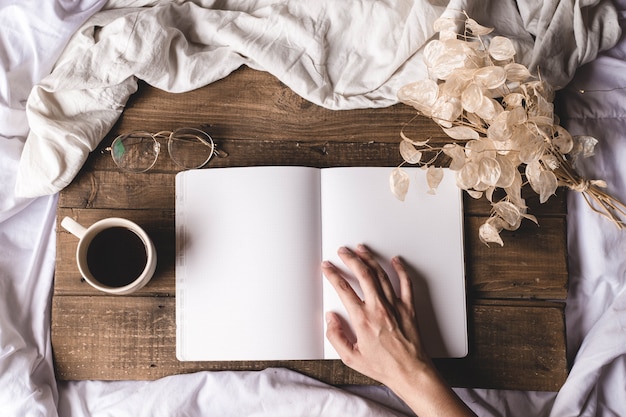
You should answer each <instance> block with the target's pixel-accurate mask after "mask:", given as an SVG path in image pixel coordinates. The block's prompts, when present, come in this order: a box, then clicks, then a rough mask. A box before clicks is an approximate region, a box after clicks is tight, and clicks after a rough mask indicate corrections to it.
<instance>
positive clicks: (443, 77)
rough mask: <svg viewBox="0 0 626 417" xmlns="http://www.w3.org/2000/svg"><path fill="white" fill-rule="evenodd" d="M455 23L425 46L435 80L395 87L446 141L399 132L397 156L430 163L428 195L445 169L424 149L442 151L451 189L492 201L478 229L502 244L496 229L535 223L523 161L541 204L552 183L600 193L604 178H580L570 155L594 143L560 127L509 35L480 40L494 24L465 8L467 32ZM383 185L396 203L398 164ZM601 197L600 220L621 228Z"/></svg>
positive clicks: (550, 95) (546, 88) (400, 192)
mask: <svg viewBox="0 0 626 417" xmlns="http://www.w3.org/2000/svg"><path fill="white" fill-rule="evenodd" d="M459 22H460V21H459V20H455V19H450V18H440V19H437V20H436V21H435V24H434V29H435V31H436V32H438V33H439V39H438V40H433V41H431V42H429V43H428V44H427V45H426V47H425V48H424V62H425V64H426V66H427V67H428V71H429V74H430V76H431V77H432V79H427V80H420V81H417V82H415V83H411V84H408V85H406V86H404V87H402V88H401V89H400V90H399V92H398V98H399V100H400V101H401V102H403V103H405V104H408V105H410V106H413V107H414V108H415V109H416V110H417V111H418V112H419V113H420V114H422V115H425V116H427V117H430V118H432V119H433V120H434V121H435V122H437V123H438V124H439V125H440V126H441V127H442V129H443V131H444V132H445V133H446V135H448V136H449V137H450V139H451V140H452V141H451V143H448V144H445V145H444V146H442V147H441V148H438V149H436V148H434V147H432V146H431V145H430V144H429V143H428V140H424V141H419V140H413V139H410V138H408V137H407V136H406V135H404V133H403V132H401V136H402V139H403V140H402V142H401V143H400V153H401V155H402V157H403V159H404V160H405V162H406V163H409V164H418V165H422V166H424V167H427V168H428V172H427V180H428V185H429V192H430V193H434V192H435V189H436V187H437V185H438V184H439V182H440V181H441V177H442V176H443V170H441V169H440V168H436V167H434V166H433V162H434V161H435V160H436V159H437V158H436V157H434V158H431V159H430V160H429V161H424V160H423V159H422V157H423V155H424V154H423V151H426V150H427V151H431V152H432V151H435V152H437V153H443V154H445V155H446V156H448V157H449V158H450V169H451V170H452V171H455V172H456V182H457V185H458V187H459V188H461V189H463V190H465V191H467V193H468V194H469V195H470V196H471V197H473V198H482V197H483V196H484V197H485V198H487V199H488V200H489V201H490V202H491V204H492V209H493V210H492V215H491V217H490V218H489V219H488V220H487V221H486V222H485V223H484V224H483V225H482V226H481V227H480V229H479V237H480V240H481V241H482V242H484V243H486V244H489V243H497V244H499V245H503V244H504V243H503V241H502V239H501V238H500V232H501V231H502V230H515V229H517V228H518V227H519V226H520V224H521V221H522V219H529V220H531V221H533V222H535V223H536V222H537V219H536V218H535V217H534V216H532V215H530V214H527V213H526V211H527V207H526V202H525V200H524V199H523V198H522V193H521V188H522V185H523V180H522V175H521V174H520V167H521V165H525V167H521V168H522V170H523V172H524V175H525V177H526V180H527V181H528V183H529V184H530V186H531V188H532V189H533V190H534V191H535V192H536V193H537V194H538V195H539V200H540V202H541V203H544V202H545V201H546V200H548V198H549V197H550V196H551V195H553V194H554V193H555V192H556V190H557V187H558V186H559V185H567V186H569V187H570V188H572V189H575V190H577V191H582V192H590V191H589V190H591V192H592V193H593V196H594V197H597V195H599V194H600V192H599V191H597V190H598V187H601V186H602V185H603V184H604V182H603V181H599V180H593V181H584V180H582V179H581V178H580V177H579V176H578V175H577V174H576V173H575V171H574V170H573V168H572V167H571V163H570V160H569V158H572V159H574V160H575V158H577V157H579V156H580V157H586V156H589V155H591V154H593V148H594V146H595V144H596V142H597V140H596V139H595V138H592V137H589V136H577V137H572V136H571V135H570V134H569V132H568V131H567V130H566V129H564V128H563V127H561V126H560V125H559V124H558V120H557V117H556V116H555V114H554V104H553V99H554V91H553V89H552V87H551V86H550V85H549V84H547V83H546V82H544V81H543V80H541V79H540V78H538V77H534V76H533V75H532V74H531V73H530V71H529V70H528V68H526V67H525V66H524V65H522V64H519V63H516V62H514V57H515V47H514V44H513V42H511V40H510V39H508V38H506V37H503V36H493V37H492V38H491V40H490V41H489V42H486V40H485V39H483V37H484V36H485V35H488V34H490V33H492V31H493V29H492V28H488V27H485V26H482V25H480V24H479V23H478V22H476V21H475V20H473V19H471V18H469V17H468V16H467V15H466V18H465V25H464V33H463V34H461V35H458V34H457V32H458V30H459V29H461V28H463V27H462V25H460V24H459ZM568 154H570V155H568ZM390 185H391V189H392V191H393V193H394V194H395V195H396V196H397V197H398V198H399V199H401V200H402V199H404V196H405V195H406V192H407V190H408V187H409V177H408V175H407V174H406V173H404V172H403V171H402V170H401V168H400V167H398V168H396V169H395V170H394V171H393V172H392V174H391V177H390ZM496 188H499V189H502V190H504V192H505V196H504V197H503V198H502V199H501V200H499V201H493V196H494V191H495V190H496ZM605 197H606V195H604V196H603V198H604V200H602V201H603V205H604V207H605V210H606V211H607V213H609V214H606V215H607V217H610V218H611V219H612V220H613V221H615V222H616V224H618V225H620V226H623V222H622V221H621V220H616V217H615V215H614V214H611V210H613V211H615V210H617V212H618V213H622V215H623V214H624V213H625V212H624V211H623V209H621V208H620V207H623V204H621V203H619V202H616V201H615V200H614V199H607V198H605ZM588 201H589V200H588ZM607 201H608V203H606V202H607ZM607 206H608V207H609V208H608V209H607ZM620 210H621V211H620Z"/></svg>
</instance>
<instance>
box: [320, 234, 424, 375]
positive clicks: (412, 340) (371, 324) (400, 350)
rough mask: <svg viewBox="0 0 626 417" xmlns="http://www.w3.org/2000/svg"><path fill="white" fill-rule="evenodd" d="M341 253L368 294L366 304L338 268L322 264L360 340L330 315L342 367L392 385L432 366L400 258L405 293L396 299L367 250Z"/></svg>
mask: <svg viewBox="0 0 626 417" xmlns="http://www.w3.org/2000/svg"><path fill="white" fill-rule="evenodd" d="M338 254H339V257H340V258H341V260H342V261H343V262H344V263H345V265H346V266H347V267H348V268H349V269H350V270H351V271H352V273H353V274H354V275H355V276H356V278H357V280H358V281H359V285H360V286H361V289H362V291H363V300H361V298H359V296H358V295H357V294H356V293H355V292H354V290H353V289H352V287H351V286H350V284H349V283H348V282H347V281H346V280H345V278H344V277H343V276H342V273H341V271H340V270H339V269H338V268H337V267H336V266H335V265H333V264H332V263H330V262H324V263H323V264H322V270H323V272H324V275H326V278H327V279H328V280H329V282H330V283H331V284H332V285H333V287H334V288H335V290H336V291H337V293H338V295H339V298H340V299H341V302H342V303H343V304H344V306H345V308H346V310H347V312H348V315H349V316H350V321H351V323H352V330H353V332H354V335H355V336H356V340H351V332H350V331H349V330H348V329H347V328H346V327H344V323H342V321H341V319H340V317H339V316H338V315H337V314H335V313H332V312H328V313H327V314H326V320H327V337H328V340H329V341H330V343H331V344H332V345H333V347H334V348H335V350H336V351H337V353H338V354H339V356H340V357H341V359H342V360H343V362H344V363H345V364H346V365H348V366H349V367H351V368H353V369H355V370H356V371H358V372H361V373H362V374H364V375H367V376H369V377H370V378H373V379H375V380H377V381H380V382H382V383H383V384H385V385H387V386H392V385H393V383H394V381H395V380H397V379H398V377H399V376H400V375H402V374H403V373H407V372H415V371H418V369H416V368H424V367H430V366H432V364H431V361H430V358H429V357H428V355H427V354H426V353H425V351H424V349H423V347H422V343H421V340H420V335H419V332H418V328H417V318H416V314H415V308H414V306H413V290H412V284H411V280H410V278H409V275H408V273H407V271H406V267H405V266H404V264H403V263H402V261H401V260H400V258H398V257H395V258H393V259H392V260H391V265H392V266H393V268H394V271H395V272H396V274H397V275H398V278H399V281H400V293H399V294H398V295H396V293H395V291H394V289H393V287H392V285H391V281H390V280H389V277H388V276H387V274H386V273H385V271H384V270H383V268H382V267H381V266H380V264H379V263H378V262H377V261H376V260H375V259H374V256H373V254H372V253H371V252H370V251H369V250H368V249H367V248H366V247H365V246H363V245H359V246H358V247H357V248H356V252H353V251H351V250H350V249H348V248H340V249H339V251H338Z"/></svg>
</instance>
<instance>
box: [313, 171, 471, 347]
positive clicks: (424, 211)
mask: <svg viewBox="0 0 626 417" xmlns="http://www.w3.org/2000/svg"><path fill="white" fill-rule="evenodd" d="M392 169H393V168H328V169H324V170H322V223H323V229H322V241H323V243H322V248H323V249H322V250H323V254H322V255H323V257H324V259H328V260H330V261H332V262H333V263H334V264H335V265H337V266H341V267H343V268H344V271H345V272H346V273H348V271H347V269H346V268H345V267H344V265H343V263H342V262H341V260H340V259H339V257H338V256H337V253H336V252H337V249H338V248H339V247H340V246H344V245H345V246H349V247H352V248H354V247H355V246H356V245H357V244H358V243H364V244H366V245H368V246H369V247H370V249H371V250H372V251H374V252H375V253H376V254H377V255H378V256H379V259H380V261H381V263H382V265H383V267H384V269H385V270H386V271H387V273H388V274H389V275H390V277H392V278H393V284H394V285H395V288H396V290H397V288H398V286H397V277H396V276H395V274H394V273H393V269H392V267H391V263H390V262H389V260H390V259H391V258H392V257H393V256H395V255H400V256H401V257H402V258H403V259H404V260H405V261H406V262H407V263H408V264H409V266H410V267H411V269H412V270H413V271H414V273H413V275H414V278H415V279H414V290H415V302H416V306H417V312H418V322H419V325H420V329H421V332H422V338H423V341H424V344H425V347H426V350H427V351H428V353H429V354H430V355H431V356H434V357H463V356H465V355H467V318H466V295H465V268H464V258H463V209H462V200H461V192H460V190H459V189H458V187H457V186H456V183H455V178H454V172H451V171H448V170H446V172H445V175H444V179H443V181H442V183H441V184H440V185H439V188H438V190H437V192H436V195H430V194H428V193H427V190H428V188H427V187H426V180H425V171H424V170H421V169H418V168H406V169H405V170H406V171H407V172H408V173H410V177H411V186H410V187H409V192H408V195H407V197H406V199H405V201H404V202H402V201H399V200H398V199H396V198H395V197H394V195H393V194H392V193H391V190H390V187H389V175H390V173H391V171H392ZM350 282H351V284H353V286H355V287H357V288H356V289H357V291H358V292H359V293H360V289H359V288H358V284H357V283H356V279H355V278H354V277H351V279H350ZM324 303H325V305H324V310H326V311H337V312H339V313H340V314H341V315H342V316H343V317H344V319H346V320H347V319H348V317H347V314H346V313H345V310H344V309H343V306H342V304H341V301H340V300H339V298H338V296H337V295H336V293H335V291H334V289H333V288H332V286H331V285H330V284H329V283H328V282H327V281H326V280H325V279H324ZM326 351H327V353H326V357H328V358H334V357H337V356H336V352H335V351H334V349H333V348H332V346H331V345H330V343H328V342H327V341H326Z"/></svg>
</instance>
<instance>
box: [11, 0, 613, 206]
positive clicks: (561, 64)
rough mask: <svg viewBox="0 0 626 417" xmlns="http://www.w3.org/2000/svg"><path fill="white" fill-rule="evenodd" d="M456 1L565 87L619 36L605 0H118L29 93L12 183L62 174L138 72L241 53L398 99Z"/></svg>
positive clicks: (202, 71) (333, 87)
mask: <svg viewBox="0 0 626 417" xmlns="http://www.w3.org/2000/svg"><path fill="white" fill-rule="evenodd" d="M133 3H135V5H140V4H141V2H140V1H135V2H133ZM123 4H124V2H120V4H115V3H111V4H110V6H120V5H123ZM461 10H466V11H467V13H468V14H470V15H471V16H472V17H473V18H474V19H476V20H478V21H479V22H481V23H482V24H484V25H487V26H493V27H495V28H496V31H497V33H500V34H504V35H507V36H510V37H511V38H513V39H514V40H515V41H516V43H517V49H518V55H519V56H518V61H520V62H523V63H525V64H527V65H529V66H530V67H531V68H532V69H536V68H539V69H540V71H541V74H542V76H543V77H544V78H546V79H548V80H550V81H551V82H552V83H553V84H554V85H555V86H557V87H559V86H563V85H565V83H567V82H568V81H569V80H570V79H571V77H572V75H573V74H574V71H575V69H576V68H577V67H578V66H579V65H580V64H583V63H585V62H588V61H590V60H591V59H593V58H594V57H595V56H596V54H597V52H598V51H599V50H603V49H606V48H608V47H610V46H612V45H613V44H614V43H615V41H616V40H617V37H618V36H619V27H618V25H617V20H616V15H615V10H614V8H613V7H612V5H611V2H610V1H607V0H599V1H591V0H581V1H576V2H560V1H557V0H551V1H546V2H536V1H519V2H513V1H511V0H507V1H503V0H490V1H485V0H481V1H477V0H451V1H449V2H447V1H437V2H434V1H431V2H427V1H418V2H415V1H412V0H388V1H374V0H361V1H343V2H338V1H332V0H324V1H314V2H302V1H281V2H276V1H273V0H265V1H262V0H259V1H255V2H245V3H241V2H229V1H226V2H224V1H219V2H217V1H208V0H206V1H199V2H198V3H195V2H184V3H180V4H177V3H171V2H162V3H160V4H157V5H154V6H152V7H142V8H122V9H119V8H110V9H109V10H108V11H106V12H103V13H99V14H97V15H96V16H94V17H93V18H92V19H91V20H90V21H89V23H87V24H86V25H85V26H83V27H82V28H81V30H80V31H79V33H78V34H77V35H76V36H75V37H74V38H73V39H72V41H71V42H70V44H69V46H68V48H67V49H66V50H65V52H64V54H63V56H62V57H61V58H60V60H59V62H58V63H57V65H56V67H55V69H54V71H53V72H52V74H51V75H50V76H48V77H46V78H45V79H43V80H42V81H41V82H40V83H39V84H38V85H37V86H36V87H35V89H34V90H33V92H32V93H31V95H30V97H29V100H28V103H27V113H28V119H29V123H30V127H31V132H30V134H29V136H28V140H27V141H26V146H25V148H24V151H23V154H22V158H21V161H20V166H19V171H18V178H17V184H16V192H17V195H20V196H24V197H34V196H40V195H46V194H53V193H55V192H57V191H59V190H61V189H63V188H64V187H65V186H67V185H68V184H69V183H70V182H71V180H72V179H73V178H74V176H75V175H76V173H77V172H78V170H79V169H80V167H81V166H82V165H83V163H84V161H85V160H86V158H87V155H88V153H89V152H90V151H92V150H93V149H94V148H95V147H96V146H97V144H98V143H99V142H100V140H101V139H102V138H103V137H104V136H105V135H106V133H107V132H108V131H109V130H110V129H111V127H112V126H113V124H114V123H115V121H116V120H117V118H118V117H119V116H120V114H121V112H122V111H123V109H124V105H125V103H126V101H127V99H128V97H129V96H130V95H131V94H132V93H134V92H135V91H136V89H137V79H142V80H144V81H146V82H147V83H149V84H151V85H153V86H155V87H158V88H160V89H163V90H167V91H171V92H182V91H189V90H193V89H195V88H198V87H201V86H203V85H206V84H208V83H210V82H212V81H215V80H217V79H220V78H222V77H224V76H226V75H228V74H229V73H230V72H232V71H234V70H235V69H236V68H238V67H239V66H241V65H243V64H245V65H248V66H250V67H252V68H255V69H259V70H265V71H268V72H270V73H272V74H273V75H275V76H276V77H277V78H278V79H280V80H281V81H282V82H283V83H285V84H286V85H287V86H289V87H290V88H291V89H293V90H294V91H295V92H296V93H298V94H300V95H301V96H302V97H304V98H306V99H308V100H309V101H311V102H313V103H316V104H319V105H321V106H325V107H328V108H331V109H349V108H357V107H381V106H389V105H391V104H394V103H396V102H397V98H396V92H397V91H398V89H399V88H400V87H401V86H402V85H404V84H408V83H409V82H412V81H416V80H418V79H422V78H426V77H427V76H428V74H427V72H426V70H425V68H424V65H423V62H422V59H421V49H422V47H423V46H424V45H425V43H426V42H427V41H428V40H429V39H430V38H431V36H432V34H433V29H432V24H433V22H434V20H435V19H436V18H437V17H438V16H440V15H441V14H442V13H444V12H445V13H448V14H453V15H454V16H458V15H459V12H460V11H461Z"/></svg>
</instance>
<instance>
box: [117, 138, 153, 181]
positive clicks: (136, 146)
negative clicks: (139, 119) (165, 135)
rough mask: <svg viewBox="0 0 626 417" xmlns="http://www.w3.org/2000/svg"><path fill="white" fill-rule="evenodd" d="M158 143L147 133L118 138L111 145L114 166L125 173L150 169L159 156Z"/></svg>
mask: <svg viewBox="0 0 626 417" xmlns="http://www.w3.org/2000/svg"><path fill="white" fill-rule="evenodd" d="M159 149H160V146H159V142H157V140H156V139H155V138H154V137H153V136H152V135H151V134H150V133H147V132H133V133H129V134H127V135H122V136H118V137H117V138H116V139H115V140H114V141H113V144H112V145H111V156H112V157H113V161H114V162H115V164H116V165H117V166H118V167H120V168H121V169H123V170H125V171H131V172H144V171H147V170H149V169H150V168H152V166H153V165H154V163H155V162H156V160H157V158H158V156H159Z"/></svg>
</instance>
